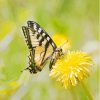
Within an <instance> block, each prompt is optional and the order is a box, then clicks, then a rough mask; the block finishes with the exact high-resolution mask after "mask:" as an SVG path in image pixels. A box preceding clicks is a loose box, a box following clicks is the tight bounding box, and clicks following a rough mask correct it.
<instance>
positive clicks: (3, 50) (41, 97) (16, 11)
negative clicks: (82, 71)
mask: <svg viewBox="0 0 100 100" xmlns="http://www.w3.org/2000/svg"><path fill="white" fill-rule="evenodd" d="M98 6H99V5H98V0H0V100H88V98H87V95H86V92H85V91H84V89H83V87H82V86H81V85H80V84H79V85H77V86H76V87H74V88H72V89H70V90H65V89H64V88H61V87H59V85H58V84H57V83H56V82H55V80H53V79H51V78H50V77H49V70H48V64H47V65H46V66H45V68H44V69H43V71H42V72H41V73H38V74H36V75H30V73H29V72H27V71H26V72H21V71H22V70H23V69H24V68H26V67H27V65H28V58H27V56H28V48H27V46H26V43H25V40H24V36H23V33H22V30H21V27H22V26H23V25H26V22H27V21H28V20H33V21H36V22H38V23H39V24H40V25H41V26H42V27H43V28H44V29H45V30H46V31H47V32H48V33H49V35H50V36H51V37H52V36H53V35H54V34H58V33H59V34H62V35H64V36H66V37H67V38H69V39H70V40H71V44H72V48H71V49H72V50H81V51H85V52H88V53H89V54H90V55H91V56H92V58H93V60H94V63H95V64H94V66H93V72H91V76H90V77H89V78H87V79H86V80H84V82H85V84H86V86H87V87H88V90H89V91H90V93H91V95H92V97H93V99H94V100H99V84H100V83H99V71H100V66H99V65H100V62H99V49H98V44H99V33H98V17H99V16H98Z"/></svg>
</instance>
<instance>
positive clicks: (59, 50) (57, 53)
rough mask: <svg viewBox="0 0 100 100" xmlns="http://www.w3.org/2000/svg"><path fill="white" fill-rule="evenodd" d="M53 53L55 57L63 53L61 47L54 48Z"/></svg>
mask: <svg viewBox="0 0 100 100" xmlns="http://www.w3.org/2000/svg"><path fill="white" fill-rule="evenodd" d="M55 54H56V57H57V58H59V57H60V56H62V55H63V51H62V48H56V50H55Z"/></svg>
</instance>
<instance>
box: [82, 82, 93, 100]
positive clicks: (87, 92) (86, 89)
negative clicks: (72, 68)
mask: <svg viewBox="0 0 100 100" xmlns="http://www.w3.org/2000/svg"><path fill="white" fill-rule="evenodd" d="M81 85H82V87H83V88H84V91H85V93H86V94H87V97H88V99H89V100H93V98H92V95H91V94H90V92H89V90H88V88H87V87H86V85H85V84H84V82H81Z"/></svg>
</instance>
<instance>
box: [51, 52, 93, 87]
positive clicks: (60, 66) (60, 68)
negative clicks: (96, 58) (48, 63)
mask: <svg viewBox="0 0 100 100" xmlns="http://www.w3.org/2000/svg"><path fill="white" fill-rule="evenodd" d="M92 64H93V62H92V59H91V57H90V56H89V55H88V54H87V53H85V52H81V51H68V53H67V55H64V56H63V57H61V58H60V59H58V60H57V62H56V63H55V65H54V66H53V68H52V70H51V72H50V76H51V77H53V78H56V80H57V81H58V83H60V84H61V85H62V86H63V87H64V88H70V87H72V86H76V85H77V84H78V82H81V81H82V80H83V79H84V78H86V77H87V76H89V74H90V66H91V65H92Z"/></svg>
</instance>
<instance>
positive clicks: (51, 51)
mask: <svg viewBox="0 0 100 100" xmlns="http://www.w3.org/2000/svg"><path fill="white" fill-rule="evenodd" d="M22 30H23V34H24V37H25V40H26V43H27V46H28V48H29V56H28V58H29V66H28V67H27V68H26V69H28V70H29V71H30V73H37V72H39V71H41V70H42V69H43V67H44V65H45V63H46V61H47V60H50V64H49V68H50V69H51V68H52V65H54V64H55V62H56V60H57V59H58V58H59V57H60V56H61V55H62V54H63V52H62V49H61V48H57V46H56V44H55V43H54V41H53V40H52V39H51V37H50V36H49V35H48V33H47V32H46V31H45V30H44V29H43V28H41V26H40V25H39V24H38V23H36V22H34V21H28V22H27V26H22Z"/></svg>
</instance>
